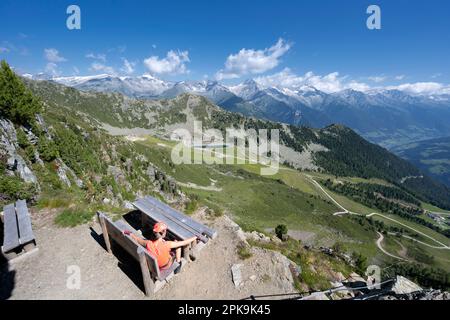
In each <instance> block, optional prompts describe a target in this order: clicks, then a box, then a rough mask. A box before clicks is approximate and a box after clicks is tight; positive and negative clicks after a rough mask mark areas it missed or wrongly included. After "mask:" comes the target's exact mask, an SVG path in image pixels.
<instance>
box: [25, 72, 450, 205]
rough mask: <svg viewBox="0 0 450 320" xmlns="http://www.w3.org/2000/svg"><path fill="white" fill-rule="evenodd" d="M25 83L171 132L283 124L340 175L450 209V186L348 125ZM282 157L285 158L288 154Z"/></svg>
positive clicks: (113, 118) (90, 109)
mask: <svg viewBox="0 0 450 320" xmlns="http://www.w3.org/2000/svg"><path fill="white" fill-rule="evenodd" d="M26 84H27V86H28V87H29V88H30V89H31V90H32V91H33V92H34V93H35V94H36V95H37V96H39V97H40V98H41V99H42V100H43V101H45V103H46V104H47V105H49V106H52V107H53V108H55V109H58V108H67V109H69V110H71V111H72V112H81V114H82V115H83V116H86V117H88V118H90V119H91V121H93V122H95V123H97V124H107V125H109V126H113V127H119V128H134V127H139V128H145V129H148V130H151V132H153V133H155V134H161V135H164V136H166V137H167V136H169V134H170V130H171V129H172V128H182V127H187V128H192V126H193V123H192V122H193V120H194V119H195V120H201V121H202V123H203V127H204V128H205V129H207V128H215V129H219V130H225V128H229V127H236V128H237V127H242V128H254V129H261V128H267V129H279V130H280V139H281V142H282V143H283V144H284V145H286V146H288V147H290V148H291V149H293V150H295V151H297V152H298V153H301V152H302V151H305V149H307V146H308V145H310V144H317V145H320V146H323V147H324V148H323V150H321V151H320V150H319V151H316V152H314V153H313V159H314V164H315V165H316V166H317V167H318V168H319V169H320V168H321V170H323V171H324V172H328V173H331V174H333V175H338V176H357V177H362V178H380V179H384V180H387V181H389V182H391V183H393V184H395V185H398V186H399V187H400V188H404V189H405V190H408V191H409V192H411V193H412V194H413V195H414V196H416V197H417V198H419V199H421V200H423V201H426V202H430V203H431V204H433V205H436V206H439V207H441V208H444V209H450V188H449V187H447V186H445V185H443V184H441V183H439V182H436V181H435V180H433V179H431V178H430V177H428V176H427V175H425V174H424V173H423V172H421V171H420V170H419V169H417V168H416V167H414V166H413V165H412V164H411V163H409V162H407V161H405V160H403V159H401V158H399V157H397V156H396V155H394V154H392V153H390V152H389V151H387V150H386V149H384V148H382V147H380V146H377V145H375V144H372V143H370V142H368V141H366V140H364V139H363V138H362V137H360V136H359V135H358V134H356V133H355V132H354V131H353V130H351V129H349V128H347V127H345V126H341V125H331V126H329V127H326V128H323V129H312V128H308V127H299V126H293V125H283V124H280V123H276V122H270V121H264V120H259V119H255V118H249V117H245V116H243V115H241V114H239V113H232V112H228V111H225V110H223V109H221V108H219V107H217V106H215V105H214V104H212V103H211V102H209V101H208V100H207V99H206V98H205V97H199V96H194V95H191V94H182V95H180V96H178V97H177V98H174V99H169V100H154V101H149V100H136V99H132V98H128V97H125V96H122V95H120V94H105V93H96V92H88V93H86V92H80V91H77V90H75V89H73V88H68V87H65V86H62V85H59V84H55V83H51V82H46V81H30V80H27V81H26ZM281 156H282V158H283V154H282V155H281ZM287 162H289V161H287Z"/></svg>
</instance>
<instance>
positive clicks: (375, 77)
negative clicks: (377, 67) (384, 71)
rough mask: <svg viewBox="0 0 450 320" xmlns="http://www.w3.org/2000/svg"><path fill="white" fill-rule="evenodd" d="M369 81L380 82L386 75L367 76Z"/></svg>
mask: <svg viewBox="0 0 450 320" xmlns="http://www.w3.org/2000/svg"><path fill="white" fill-rule="evenodd" d="M368 79H369V80H370V81H373V82H376V83H380V82H383V81H385V80H386V79H387V77H385V76H373V77H369V78H368Z"/></svg>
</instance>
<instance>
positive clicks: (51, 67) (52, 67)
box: [45, 62, 61, 77]
mask: <svg viewBox="0 0 450 320" xmlns="http://www.w3.org/2000/svg"><path fill="white" fill-rule="evenodd" d="M45 73H47V74H50V75H52V76H54V77H56V76H59V75H60V74H61V72H60V71H59V69H58V65H57V64H56V63H54V62H49V63H47V64H46V65H45Z"/></svg>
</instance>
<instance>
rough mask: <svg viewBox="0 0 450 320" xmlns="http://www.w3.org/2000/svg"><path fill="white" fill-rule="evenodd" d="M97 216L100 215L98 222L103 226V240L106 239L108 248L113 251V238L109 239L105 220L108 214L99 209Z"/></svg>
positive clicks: (110, 251)
mask: <svg viewBox="0 0 450 320" xmlns="http://www.w3.org/2000/svg"><path fill="white" fill-rule="evenodd" d="M97 217H98V222H99V223H100V226H101V227H102V233H103V240H104V241H105V244H106V250H107V251H108V252H109V253H112V250H111V240H110V239H109V235H108V230H107V229H106V222H105V218H106V215H105V214H104V213H103V212H100V211H98V212H97Z"/></svg>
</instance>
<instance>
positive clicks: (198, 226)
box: [144, 196, 217, 239]
mask: <svg viewBox="0 0 450 320" xmlns="http://www.w3.org/2000/svg"><path fill="white" fill-rule="evenodd" d="M144 199H145V200H146V201H148V202H149V203H151V204H153V205H154V206H155V207H158V208H160V209H162V210H164V213H165V214H166V215H168V216H170V217H173V218H175V219H177V220H179V221H181V222H183V223H184V224H186V225H187V226H189V227H190V228H192V229H194V230H196V231H197V232H199V233H200V234H205V235H207V236H208V237H210V238H212V239H214V238H215V237H216V235H217V231H215V230H213V229H211V228H209V227H207V226H205V225H204V224H202V223H200V222H198V221H195V220H194V219H192V218H191V217H188V216H186V215H185V214H183V213H181V212H179V211H177V210H175V209H174V208H172V207H171V206H169V205H167V204H165V203H163V202H161V201H159V200H157V199H155V198H153V197H150V196H147V197H145V198H144Z"/></svg>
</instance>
